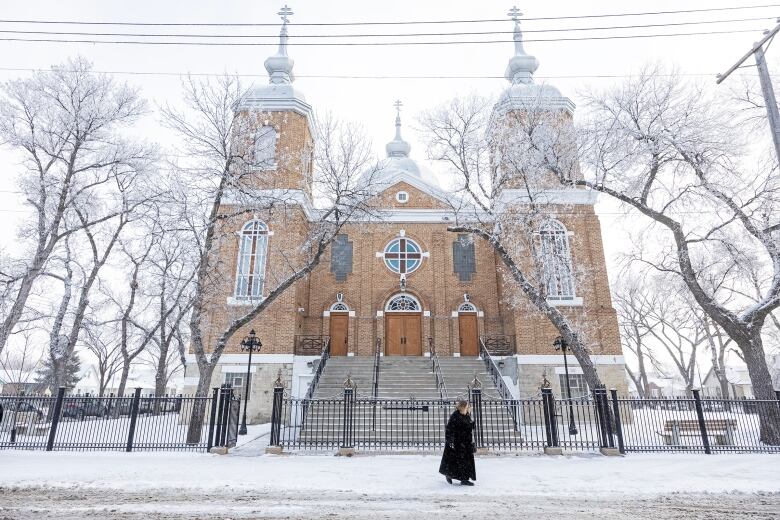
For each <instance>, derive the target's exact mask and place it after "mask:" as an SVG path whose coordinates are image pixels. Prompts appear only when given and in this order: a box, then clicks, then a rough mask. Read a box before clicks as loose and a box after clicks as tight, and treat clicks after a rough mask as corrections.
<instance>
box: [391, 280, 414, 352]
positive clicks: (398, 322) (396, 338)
mask: <svg viewBox="0 0 780 520" xmlns="http://www.w3.org/2000/svg"><path fill="white" fill-rule="evenodd" d="M385 355H387V356H422V306H421V305H420V302H419V300H417V298H415V297H414V296H412V295H410V294H397V295H395V296H393V297H392V298H390V300H388V302H387V305H385Z"/></svg>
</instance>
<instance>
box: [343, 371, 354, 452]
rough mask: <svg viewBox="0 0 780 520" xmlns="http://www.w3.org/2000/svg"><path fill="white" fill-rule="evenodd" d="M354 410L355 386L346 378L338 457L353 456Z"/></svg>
mask: <svg viewBox="0 0 780 520" xmlns="http://www.w3.org/2000/svg"><path fill="white" fill-rule="evenodd" d="M354 408H355V386H354V384H353V383H352V378H351V377H349V376H347V380H346V381H344V411H343V416H342V427H341V446H340V447H339V455H346V456H348V457H349V456H352V455H354V454H355V439H354V426H355V425H354V421H353V413H354Z"/></svg>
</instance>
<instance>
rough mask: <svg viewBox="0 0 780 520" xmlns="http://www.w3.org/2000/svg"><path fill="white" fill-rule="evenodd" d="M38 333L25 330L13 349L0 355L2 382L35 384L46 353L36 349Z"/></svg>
mask: <svg viewBox="0 0 780 520" xmlns="http://www.w3.org/2000/svg"><path fill="white" fill-rule="evenodd" d="M36 333H37V331H34V330H24V331H23V332H21V333H19V338H20V340H19V341H18V342H17V344H16V345H15V346H14V348H13V349H6V350H4V351H3V352H2V353H0V380H1V381H5V382H6V383H33V382H35V379H36V371H37V370H38V368H39V367H40V366H41V361H42V360H43V355H44V352H43V350H42V349H40V348H37V347H36V339H35V335H36Z"/></svg>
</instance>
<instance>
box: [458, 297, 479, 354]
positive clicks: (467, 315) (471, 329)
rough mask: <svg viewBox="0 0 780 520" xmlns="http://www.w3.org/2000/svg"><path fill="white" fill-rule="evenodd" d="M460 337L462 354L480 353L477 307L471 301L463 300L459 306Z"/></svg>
mask: <svg viewBox="0 0 780 520" xmlns="http://www.w3.org/2000/svg"><path fill="white" fill-rule="evenodd" d="M458 338H459V342H460V355H461V356H478V355H479V325H478V323H477V308H476V307H475V306H474V304H473V303H471V302H463V303H461V304H460V306H459V307H458Z"/></svg>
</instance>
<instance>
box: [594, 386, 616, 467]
mask: <svg viewBox="0 0 780 520" xmlns="http://www.w3.org/2000/svg"><path fill="white" fill-rule="evenodd" d="M593 398H594V400H595V401H596V417H597V418H598V423H599V437H600V439H599V441H600V444H601V446H599V447H600V448H601V450H602V452H604V449H606V448H614V447H615V440H614V439H613V438H612V424H611V423H610V420H609V406H608V404H607V389H606V387H604V385H600V386H598V387H596V388H594V389H593Z"/></svg>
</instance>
